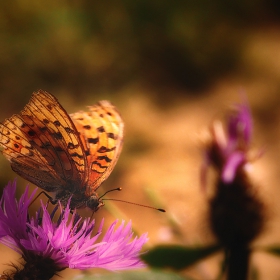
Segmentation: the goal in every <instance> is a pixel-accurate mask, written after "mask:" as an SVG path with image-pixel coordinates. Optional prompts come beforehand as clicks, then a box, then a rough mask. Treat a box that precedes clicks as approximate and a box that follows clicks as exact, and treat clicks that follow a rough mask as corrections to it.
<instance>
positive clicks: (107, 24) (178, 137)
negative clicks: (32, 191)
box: [0, 0, 280, 280]
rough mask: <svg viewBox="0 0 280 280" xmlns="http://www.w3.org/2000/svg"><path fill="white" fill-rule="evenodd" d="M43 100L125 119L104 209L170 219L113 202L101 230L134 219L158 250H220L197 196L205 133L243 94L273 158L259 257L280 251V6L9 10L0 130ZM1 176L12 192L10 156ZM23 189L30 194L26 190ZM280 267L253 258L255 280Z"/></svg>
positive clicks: (257, 136) (174, 4) (209, 272)
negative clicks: (50, 97)
mask: <svg viewBox="0 0 280 280" xmlns="http://www.w3.org/2000/svg"><path fill="white" fill-rule="evenodd" d="M40 88H41V89H44V90H46V91H49V92H51V93H52V94H54V95H55V96H56V97H57V98H58V99H59V101H60V102H61V104H62V105H63V106H64V108H65V109H66V110H67V111H68V112H69V113H71V112H75V111H77V110H83V109H85V106H87V105H92V104H94V103H95V102H97V101H98V100H100V99H109V100H111V101H112V103H114V104H115V105H116V106H117V107H118V109H119V111H120V112H121V113H122V115H123V118H124V121H125V125H126V127H125V138H124V148H123V152H122V155H121V157H120V159H119V162H118V164H117V166H116V168H115V169H114V171H113V173H112V175H111V176H110V177H109V179H108V180H107V181H106V182H105V183H104V184H103V186H102V188H100V190H99V194H102V193H103V192H104V191H105V190H108V189H111V188H114V187H120V186H121V187H122V188H123V191H122V192H120V193H111V194H110V195H108V196H107V197H112V198H113V197H115V198H118V199H124V200H127V201H132V202H137V203H142V204H148V205H155V206H160V207H163V208H165V209H166V210H167V213H166V214H163V213H158V212H156V211H152V210H148V209H145V208H140V207H137V206H133V205H127V204H121V203H118V204H117V203H115V204H112V203H109V202H107V203H106V205H107V206H105V207H104V208H103V209H102V210H100V211H99V212H98V213H97V214H96V219H97V220H98V221H100V219H101V218H102V217H103V216H105V217H106V225H105V228H107V226H108V225H109V224H110V223H111V222H112V221H113V220H114V219H115V218H116V217H118V218H119V219H122V218H125V219H127V220H129V219H131V220H132V221H133V225H134V227H135V230H136V231H137V233H138V234H141V233H144V232H147V231H148V232H149V237H150V241H149V245H150V246H153V245H156V244H161V243H167V244H170V243H177V244H185V245H205V244H210V243H211V242H214V237H213V236H212V234H211V231H210V230H209V228H208V223H207V207H208V206H207V197H206V196H205V195H203V194H202V193H201V190H200V185H199V168H200V164H201V161H202V156H201V155H202V153H201V141H200V139H201V133H202V132H203V130H204V129H205V128H207V126H208V125H209V124H210V123H211V121H212V120H213V119H214V118H215V117H222V116H223V113H224V112H225V111H226V110H227V108H228V107H229V106H231V105H232V104H233V103H235V102H238V101H239V100H240V95H239V93H240V91H243V90H245V91H246V93H247V96H248V100H249V103H250V105H251V108H252V113H253V117H254V125H255V126H254V143H253V146H254V148H255V149H256V150H257V149H264V151H265V153H264V155H263V157H262V158H261V159H259V160H258V161H256V162H254V164H253V169H252V178H253V180H254V181H255V185H256V191H257V194H258V195H259V196H260V197H261V199H263V201H264V203H265V204H266V206H267V212H266V217H267V219H266V220H267V225H266V230H265V232H264V233H263V235H262V236H260V238H259V240H257V241H256V246H259V245H267V244H274V243H280V206H279V198H280V188H279V186H278V180H279V179H280V172H279V171H280V166H279V156H280V144H279V140H280V129H279V127H280V114H279V105H280V4H279V3H278V1H275V0H270V1H265V0H257V1H250V0H247V1H231V2H226V1H221V0H214V1H207V0H188V1H183V0H175V1H166V0H156V1H148V0H142V1H137V0H135V1H128V0H116V1H110V0H105V1H93V0H79V1H55V0H51V1H47V2H43V1H32V0H15V1H1V3H0V97H1V106H0V119H1V120H4V119H5V118H7V117H10V116H11V114H13V113H17V112H19V111H20V110H21V109H22V108H23V106H24V105H25V104H26V103H27V102H28V100H29V98H30V95H31V93H32V92H33V91H36V90H38V89H40ZM0 164H1V165H0V182H1V186H2V187H4V186H5V185H6V184H7V182H8V181H9V180H12V179H13V178H15V177H16V176H15V174H14V173H12V171H11V169H10V166H9V163H8V162H7V161H6V160H5V159H4V157H3V156H2V157H1V158H0ZM18 185H19V186H21V187H22V188H23V187H24V186H25V185H26V182H24V181H23V180H21V179H18ZM20 193H22V189H21V190H19V192H18V195H20ZM115 207H117V209H115ZM119 211H120V212H119ZM86 214H87V215H89V213H86ZM4 258H5V261H4V262H3V261H1V264H0V265H1V266H0V271H3V270H4V269H7V268H8V266H7V265H6V264H7V263H9V262H11V261H16V260H18V258H19V256H18V255H16V254H15V253H13V252H12V251H11V250H9V249H7V248H5V247H3V246H1V259H2V260H4ZM221 259H222V255H217V256H214V257H212V258H210V259H207V260H206V261H204V262H202V263H200V264H198V265H196V266H194V267H193V268H192V269H190V270H188V271H187V273H188V275H192V276H194V277H196V279H214V277H215V276H216V275H217V274H218V270H219V265H220V262H221ZM279 264H280V259H278V258H276V257H273V256H271V255H267V254H264V253H261V252H257V253H255V254H254V255H253V258H252V269H257V270H258V272H259V279H272V280H274V279H275V280H276V279H279V277H280V265H279ZM92 273H95V270H92ZM78 274H80V272H79V271H72V270H66V271H64V272H62V273H61V275H62V276H63V277H65V278H67V277H70V276H72V275H78ZM57 279H61V278H57Z"/></svg>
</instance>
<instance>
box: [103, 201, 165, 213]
mask: <svg viewBox="0 0 280 280" xmlns="http://www.w3.org/2000/svg"><path fill="white" fill-rule="evenodd" d="M103 200H111V201H119V202H124V203H128V204H133V205H137V206H141V207H145V208H150V209H154V210H157V211H160V212H166V211H165V210H164V209H161V208H156V207H152V206H148V205H143V204H139V203H135V202H130V201H125V200H121V199H115V198H104V199H103Z"/></svg>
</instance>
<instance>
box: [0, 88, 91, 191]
mask: <svg viewBox="0 0 280 280" xmlns="http://www.w3.org/2000/svg"><path fill="white" fill-rule="evenodd" d="M75 131H76V130H75V126H74V124H73V122H72V120H71V119H70V117H69V116H68V114H67V113H66V112H65V110H64V109H63V108H62V107H61V105H60V104H59V103H58V101H57V100H56V99H55V98H54V97H53V96H52V95H50V94H48V93H47V92H44V91H39V92H36V93H34V94H33V95H32V97H31V99H30V101H29V103H28V104H27V105H26V106H25V107H24V109H23V110H22V111H21V112H20V114H18V115H13V116H12V117H11V118H9V119H7V120H6V121H5V122H4V123H3V124H1V125H0V144H1V145H2V146H3V147H4V151H3V154H4V155H5V156H6V157H7V158H8V159H9V160H10V162H11V166H12V168H13V169H14V171H15V172H17V173H18V174H19V175H21V176H22V177H24V178H25V179H27V180H29V181H30V182H32V183H34V184H36V185H38V186H39V187H41V188H43V189H45V190H47V191H49V190H50V189H51V190H53V189H54V188H55V187H58V186H63V185H66V183H67V182H68V183H69V182H70V183H71V182H73V183H74V182H76V183H80V184H82V182H83V181H84V173H85V172H84V167H85V164H86V163H85V156H84V154H83V150H82V148H81V144H80V139H79V137H78V133H77V132H76V133H75ZM69 143H72V145H70V144H69ZM67 145H68V146H67ZM69 147H70V148H69ZM73 147H74V148H73Z"/></svg>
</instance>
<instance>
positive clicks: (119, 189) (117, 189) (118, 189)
mask: <svg viewBox="0 0 280 280" xmlns="http://www.w3.org/2000/svg"><path fill="white" fill-rule="evenodd" d="M121 190H122V188H116V189H112V190H109V191H107V192H105V193H104V194H102V195H101V196H100V197H99V199H100V198H102V197H103V196H104V195H106V194H107V193H109V192H114V191H121ZM103 200H104V199H103Z"/></svg>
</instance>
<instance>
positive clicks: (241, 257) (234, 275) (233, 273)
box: [227, 244, 250, 280]
mask: <svg viewBox="0 0 280 280" xmlns="http://www.w3.org/2000/svg"><path fill="white" fill-rule="evenodd" d="M249 258H250V250H249V248H248V247H247V246H246V245H245V246H242V245H240V244H237V246H233V247H232V248H230V249H229V250H228V251H227V264H228V277H227V280H246V279H247V278H248V271H249Z"/></svg>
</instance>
